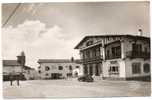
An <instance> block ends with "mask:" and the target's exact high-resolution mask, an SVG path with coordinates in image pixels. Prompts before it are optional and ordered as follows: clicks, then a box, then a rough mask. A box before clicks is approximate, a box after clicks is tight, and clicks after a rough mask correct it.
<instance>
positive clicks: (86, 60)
mask: <svg viewBox="0 0 152 100" xmlns="http://www.w3.org/2000/svg"><path fill="white" fill-rule="evenodd" d="M100 60H103V58H102V56H97V57H92V58H83V59H82V61H83V62H92V61H100Z"/></svg>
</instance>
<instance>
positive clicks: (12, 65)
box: [3, 60, 22, 75]
mask: <svg viewBox="0 0 152 100" xmlns="http://www.w3.org/2000/svg"><path fill="white" fill-rule="evenodd" d="M21 72H22V66H21V65H20V64H18V63H17V61H16V60H3V75H9V74H14V75H17V74H20V73H21Z"/></svg>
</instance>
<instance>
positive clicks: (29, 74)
mask: <svg viewBox="0 0 152 100" xmlns="http://www.w3.org/2000/svg"><path fill="white" fill-rule="evenodd" d="M25 58H26V57H25V53H24V52H23V51H22V52H21V54H20V55H19V56H17V60H3V80H4V81H8V80H10V77H11V76H12V77H13V79H14V80H15V79H20V80H28V79H36V78H37V71H36V70H35V69H34V68H31V67H28V66H26V65H25Z"/></svg>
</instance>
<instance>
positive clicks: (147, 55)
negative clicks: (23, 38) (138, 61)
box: [126, 51, 150, 59]
mask: <svg viewBox="0 0 152 100" xmlns="http://www.w3.org/2000/svg"><path fill="white" fill-rule="evenodd" d="M126 57H129V58H144V59H148V58H150V52H135V51H128V52H126Z"/></svg>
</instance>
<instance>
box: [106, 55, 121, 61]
mask: <svg viewBox="0 0 152 100" xmlns="http://www.w3.org/2000/svg"><path fill="white" fill-rule="evenodd" d="M119 58H121V55H109V56H106V60H110V59H119Z"/></svg>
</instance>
